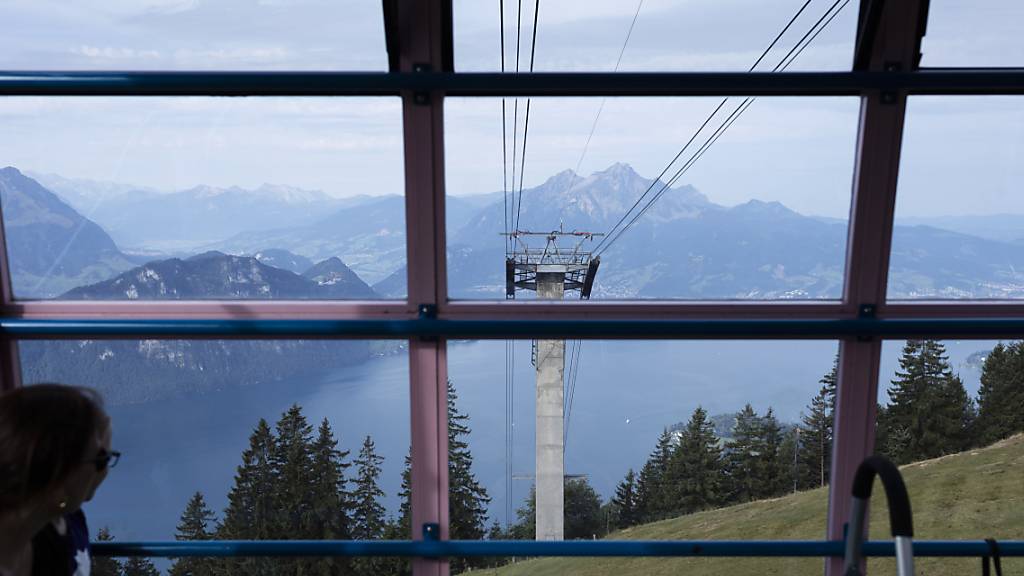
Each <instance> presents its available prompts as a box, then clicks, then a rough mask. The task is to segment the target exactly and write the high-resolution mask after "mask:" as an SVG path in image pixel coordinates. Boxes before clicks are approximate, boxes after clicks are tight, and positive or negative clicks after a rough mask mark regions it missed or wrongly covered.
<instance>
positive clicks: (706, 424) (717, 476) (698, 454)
mask: <svg viewBox="0 0 1024 576" xmlns="http://www.w3.org/2000/svg"><path fill="white" fill-rule="evenodd" d="M672 468H673V469H674V470H676V471H677V472H674V473H672V474H671V476H672V477H673V483H672V487H673V489H674V490H673V491H674V493H675V510H676V511H677V512H678V513H682V514H689V513H691V512H698V511H700V510H705V509H708V508H712V507H714V506H716V505H718V504H719V503H720V502H721V501H722V500H723V496H724V495H723V493H722V485H721V483H722V478H723V466H722V452H721V449H720V448H719V447H718V438H717V437H716V436H715V429H714V425H713V424H712V423H711V421H710V420H708V413H707V411H705V410H704V409H703V408H701V407H698V408H697V409H696V410H694V411H693V415H692V416H691V417H690V421H689V422H687V424H686V428H685V429H684V430H683V434H682V437H681V438H680V442H679V446H678V447H677V448H676V450H675V453H674V454H673V465H672Z"/></svg>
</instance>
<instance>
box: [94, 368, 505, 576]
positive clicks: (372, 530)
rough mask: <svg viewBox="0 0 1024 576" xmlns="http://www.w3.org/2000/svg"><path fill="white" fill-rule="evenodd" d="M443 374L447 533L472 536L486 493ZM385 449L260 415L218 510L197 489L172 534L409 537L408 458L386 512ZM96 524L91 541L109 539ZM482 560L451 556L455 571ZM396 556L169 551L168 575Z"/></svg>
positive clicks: (109, 568) (137, 565)
mask: <svg viewBox="0 0 1024 576" xmlns="http://www.w3.org/2000/svg"><path fill="white" fill-rule="evenodd" d="M457 398H458V397H457V394H456V391H455V388H454V386H453V385H452V383H451V382H449V383H448V482H449V521H450V526H449V534H450V537H451V538H452V539H459V540H463V539H465V540H474V539H481V538H483V537H485V535H486V520H487V505H488V503H489V502H490V497H489V496H488V495H487V491H486V490H485V489H484V488H483V486H481V485H480V484H479V482H478V481H477V479H476V476H475V474H474V472H473V456H472V454H471V453H470V450H469V444H468V436H469V434H470V432H471V430H470V428H469V416H468V415H466V414H463V413H461V412H459V410H458V408H457V406H456V402H457ZM383 462H384V458H383V457H382V456H380V455H379V454H377V452H376V448H375V445H374V442H373V439H372V438H371V437H370V436H366V437H365V438H364V439H363V441H362V444H361V446H360V448H359V452H358V454H357V455H356V456H355V458H351V459H350V451H349V450H342V449H341V448H340V447H339V442H338V440H337V438H336V437H335V436H334V432H333V430H332V429H331V425H330V422H328V420H327V419H326V418H325V419H324V420H323V421H322V422H321V423H320V425H319V426H318V427H317V429H316V432H315V433H314V430H313V427H312V425H310V424H309V423H308V421H307V420H306V417H305V416H304V415H303V413H302V407H301V406H299V405H297V404H296V405H293V406H292V407H291V408H289V409H288V410H286V411H285V412H284V414H282V415H281V417H280V419H279V420H278V421H277V424H276V425H275V426H274V428H271V426H270V424H269V423H268V422H267V421H266V420H265V419H260V420H259V422H258V423H257V424H256V427H255V428H254V430H253V432H252V434H251V435H250V436H249V446H248V448H246V449H245V451H244V452H242V456H241V464H239V466H238V467H237V469H236V473H235V478H234V484H233V486H232V487H231V490H230V492H229V493H228V504H227V507H226V508H225V509H224V512H223V513H222V514H221V516H220V518H217V515H216V514H215V513H214V512H213V510H211V509H210V507H209V506H208V504H207V502H206V498H205V497H204V495H203V494H202V493H201V492H196V493H195V494H193V496H192V497H191V498H190V499H189V501H188V503H187V504H186V506H185V509H184V511H183V512H182V514H181V518H180V521H179V523H178V525H177V529H176V532H175V539H176V540H183V541H202V540H213V539H217V540H391V539H403V540H407V539H410V538H411V537H412V521H411V517H410V516H411V503H410V498H411V490H410V485H411V470H410V458H409V457H408V456H407V457H406V458H405V469H404V471H403V473H402V484H401V489H400V492H399V494H398V496H399V499H400V501H401V505H400V507H399V511H398V515H397V516H389V515H388V513H387V511H386V509H385V507H384V504H383V500H384V497H385V493H384V491H383V490H382V489H381V487H380V476H381V467H382V464H383ZM111 539H112V537H111V535H110V533H109V531H108V530H106V529H103V530H101V531H100V533H99V535H98V540H101V541H102V540H111ZM476 565H482V561H480V560H477V559H472V558H467V559H453V560H452V571H453V572H459V571H464V570H466V569H468V568H471V567H474V566H476ZM91 573H92V574H93V575H95V576H156V575H158V574H159V571H158V570H157V569H156V567H155V566H154V565H153V563H152V562H151V561H150V560H148V559H146V558H129V559H127V560H124V561H118V560H114V559H112V558H95V559H94V560H93V566H92V572H91ZM409 573H411V568H410V566H409V562H408V560H407V559H404V558H386V557H360V558H342V557H318V558H198V557H185V558H178V559H175V560H174V562H173V564H172V565H171V567H170V570H169V575H170V576H232V575H235V574H238V575H241V574H246V575H250V574H254V575H257V576H260V575H263V576H269V575H275V576H276V575H289V574H290V575H295V576H312V575H315V576H335V575H352V576H369V575H378V574H395V575H401V574H409Z"/></svg>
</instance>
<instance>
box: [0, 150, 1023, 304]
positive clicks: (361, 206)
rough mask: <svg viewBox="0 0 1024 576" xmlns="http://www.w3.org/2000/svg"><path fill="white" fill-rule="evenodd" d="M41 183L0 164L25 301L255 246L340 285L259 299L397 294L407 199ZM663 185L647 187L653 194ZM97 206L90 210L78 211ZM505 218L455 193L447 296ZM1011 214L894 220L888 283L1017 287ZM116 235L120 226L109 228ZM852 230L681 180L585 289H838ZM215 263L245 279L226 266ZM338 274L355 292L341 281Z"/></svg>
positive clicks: (996, 293)
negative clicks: (327, 272)
mask: <svg viewBox="0 0 1024 576" xmlns="http://www.w3.org/2000/svg"><path fill="white" fill-rule="evenodd" d="M44 179H46V180H47V181H50V182H53V183H54V184H53V186H54V187H55V188H58V189H60V190H62V191H63V192H62V193H60V194H61V195H62V196H63V197H65V198H67V202H65V201H62V200H61V198H60V197H58V196H57V195H56V194H53V193H52V192H50V191H49V190H47V189H46V188H44V187H43V186H41V184H40V183H39V182H38V181H36V180H34V179H33V178H30V177H28V176H25V175H24V174H22V173H20V172H18V171H17V170H16V169H13V168H6V169H4V170H3V172H2V179H0V187H2V191H0V192H2V194H3V201H4V207H5V208H6V209H7V210H6V215H5V218H6V220H7V227H8V233H7V234H8V242H9V244H10V246H11V249H12V250H11V252H12V262H11V264H12V268H13V269H14V272H15V273H14V275H13V276H14V280H15V290H16V292H17V294H18V295H19V296H22V297H53V296H55V295H57V294H60V293H62V292H66V291H68V290H70V289H72V288H74V287H76V286H84V285H88V284H95V283H96V282H100V281H105V280H113V279H114V278H115V277H116V276H118V275H120V274H122V273H125V272H127V271H128V270H129V269H131V268H133V265H137V264H139V263H143V261H145V260H154V261H153V262H148V263H147V265H151V269H152V270H153V271H157V269H161V270H162V271H163V273H164V274H169V275H170V276H161V278H162V279H164V281H165V284H166V283H169V284H166V285H167V286H169V285H180V284H182V283H185V284H186V283H187V282H188V281H186V280H183V278H184V277H189V276H190V275H195V274H200V275H201V276H202V275H203V274H206V273H201V272H200V271H199V269H198V268H197V266H196V265H195V264H194V263H193V264H189V263H187V262H189V261H190V258H191V257H193V256H194V255H196V254H200V253H205V252H209V251H210V250H216V251H218V252H221V253H223V254H224V255H227V254H230V255H233V256H236V257H241V256H252V258H251V259H252V260H253V261H247V262H245V265H247V266H250V268H251V269H252V270H251V271H250V272H253V271H255V272H259V273H260V274H261V275H263V276H264V277H267V275H269V277H272V276H273V274H274V273H271V272H269V270H268V269H278V270H282V271H287V272H289V273H291V274H292V275H293V276H296V277H298V276H300V275H302V274H303V273H306V272H307V271H308V270H309V269H310V268H312V266H313V264H316V262H323V261H324V260H328V259H331V258H335V259H336V260H332V262H334V263H333V264H331V265H333V266H335V269H337V270H336V273H337V274H340V275H341V276H339V277H338V278H336V279H335V280H334V281H332V282H334V284H323V281H324V279H323V278H322V279H321V280H319V281H318V282H322V284H321V286H334V287H335V288H333V290H335V295H334V296H324V295H323V294H324V291H323V290H319V291H316V290H314V291H312V292H309V294H308V295H299V294H298V293H297V292H294V291H290V289H288V288H285V287H284V285H282V286H276V284H275V282H273V281H271V282H269V284H267V285H264V286H262V287H261V288H259V289H260V290H270V292H267V293H269V294H278V295H271V296H266V297H299V298H302V297H356V298H362V297H370V296H371V293H370V292H368V291H367V290H369V287H367V284H371V285H373V286H375V287H376V294H377V295H379V296H384V297H400V296H402V295H403V294H404V272H403V270H404V269H403V266H404V258H406V254H404V242H406V237H404V204H403V202H402V199H401V198H400V197H397V196H385V197H369V196H366V197H358V198H355V199H346V200H338V199H335V198H332V197H330V196H328V195H326V194H324V193H322V192H311V191H303V190H299V189H294V188H289V187H281V186H264V187H261V188H259V189H257V190H255V191H245V190H243V189H239V188H228V189H213V188H210V187H196V188H194V189H190V190H187V191H181V192H177V193H159V192H155V191H152V190H141V191H138V190H136V189H134V188H132V187H125V186H120V187H119V186H118V184H104V183H97V182H83V181H80V180H69V179H66V178H59V177H57V176H53V175H48V176H44ZM651 184H652V181H651V180H650V179H648V178H644V177H643V176H641V175H639V174H637V173H636V172H635V171H634V170H633V169H632V168H631V167H630V166H628V165H626V164H614V165H612V166H610V167H609V168H607V169H605V170H603V171H600V172H596V173H594V174H591V175H590V176H587V177H583V176H580V175H578V174H574V173H572V172H571V171H569V170H566V171H563V172H560V173H558V174H555V175H554V176H552V177H550V178H549V179H548V180H547V181H545V182H543V183H542V184H540V186H538V187H535V188H531V189H527V190H524V191H523V193H522V205H521V210H520V212H519V229H520V230H530V231H538V232H545V231H549V230H551V229H555V228H558V227H559V225H561V227H562V228H563V229H564V230H566V231H573V230H574V231H588V232H596V233H601V232H606V231H608V230H609V229H610V228H611V227H612V225H613V224H614V223H615V222H616V221H617V220H618V218H620V217H621V216H622V215H623V214H624V213H625V212H626V210H627V209H628V208H629V207H630V206H632V205H633V203H634V202H635V201H636V199H637V198H639V197H640V196H641V195H642V194H643V193H644V191H646V190H647V189H648V188H650V187H651ZM660 186H662V184H660V183H657V184H655V190H657V189H659V188H660ZM76 187H79V188H76ZM76 190H77V191H78V192H75V191H76ZM90 202H91V203H92V206H93V209H92V211H91V212H90V217H85V216H83V215H82V214H81V213H80V212H79V211H77V210H76V209H75V208H73V206H79V207H83V206H85V205H86V204H89V203H90ZM504 213H505V205H504V202H503V200H502V198H501V195H500V194H494V193H492V194H489V195H480V196H478V197H465V198H456V197H453V198H450V199H449V206H447V219H449V222H447V223H449V275H450V281H449V284H450V289H451V291H452V293H453V295H454V296H455V297H484V298H495V297H500V295H501V294H502V290H503V287H504V264H503V262H504V255H505V254H504V250H505V248H504V243H503V240H502V237H501V236H500V234H501V233H502V232H504V231H505V227H504V223H503V220H504ZM93 218H94V219H95V221H93ZM1014 218H1015V216H1011V215H1007V216H992V217H990V219H991V220H992V221H993V222H995V223H996V224H997V225H993V227H990V228H991V234H988V235H987V236H989V237H990V238H983V237H981V236H979V235H968V234H963V233H961V232H955V230H965V229H972V230H981V229H985V227H984V225H983V224H984V218H979V217H975V218H969V217H950V218H946V219H945V220H942V221H945V222H946V224H947V228H946V229H939V228H935V227H929V225H912V227H902V225H898V227H896V230H895V233H894V241H893V254H892V272H891V275H890V277H891V278H890V289H891V291H892V293H893V294H894V295H896V296H901V297H918V296H922V295H931V296H936V297H964V296H973V297H982V298H990V297H1015V296H1021V295H1024V276H1022V275H1020V274H1018V273H1017V271H1018V270H1021V271H1024V255H1022V254H1021V253H1020V250H1019V244H1018V243H1017V242H1015V241H1013V238H1014V228H1013V222H1014V221H1015V220H1014ZM97 222H98V223H97ZM1022 224H1024V220H1022ZM972 227H973V228H972ZM951 229H955V230H951ZM109 230H115V231H117V232H116V234H110V235H108V234H106V231H109ZM146 235H150V236H148V237H147V236H146ZM846 235H847V230H846V223H845V221H842V220H831V219H826V218H817V217H811V216H805V215H802V214H799V213H797V212H795V211H793V210H790V209H788V208H786V207H785V206H783V205H781V204H779V203H777V202H763V201H759V200H752V201H750V202H746V203H744V204H740V205H737V206H731V207H727V206H722V205H719V204H716V203H714V202H712V201H710V200H709V199H708V198H707V197H706V196H705V195H703V194H701V193H700V192H698V191H696V190H695V189H693V188H692V187H688V186H682V187H678V188H675V189H673V190H671V191H669V192H668V193H666V194H665V195H664V196H663V197H662V199H660V200H659V201H658V202H657V204H656V205H655V206H654V207H653V209H652V210H650V211H649V212H647V213H646V214H645V215H644V216H643V217H642V218H640V219H639V220H637V222H636V223H635V225H633V227H632V228H631V229H630V230H629V231H628V232H627V233H626V234H624V235H623V236H622V237H621V238H620V239H617V240H616V241H614V242H612V243H611V245H610V247H609V248H608V250H607V251H606V252H604V253H603V254H602V266H601V273H600V274H599V276H598V278H597V283H596V285H595V288H594V297H595V298H602V297H605V298H606V297H641V298H662V297H670V298H812V299H815V298H838V297H840V292H841V289H842V276H843V265H844V257H845V256H844V253H845V249H846ZM1022 236H1024V234H1022ZM118 238H124V239H127V241H128V242H130V243H131V245H132V248H133V250H141V251H143V252H146V251H148V252H159V251H160V250H164V249H166V248H168V247H170V246H177V247H178V248H180V247H182V246H185V245H190V246H193V249H190V250H188V251H184V252H181V251H180V250H175V254H174V255H179V256H182V257H180V258H178V259H177V260H176V261H177V263H173V264H172V263H169V262H171V260H170V259H168V258H159V257H156V256H153V255H151V256H147V257H143V256H140V255H138V254H136V255H128V254H125V253H123V252H122V251H121V250H120V249H119V248H118V246H119V244H117V243H116V241H117V240H118ZM1000 239H1001V240H1000ZM595 244H596V242H593V243H590V244H587V243H584V244H583V245H582V248H583V249H589V248H591V247H593V246H594V245H595ZM161 260H163V261H165V263H159V262H160V261H161ZM234 261H236V264H238V265H242V264H240V263H239V262H243V260H234ZM256 264H261V265H262V266H263V268H260V266H257V265H256ZM225 265H226V264H225ZM325 265H326V264H325ZM254 266H255V268H254ZM339 266H340V268H339ZM218 270H220V273H218V274H225V275H230V274H234V273H238V271H237V270H236V269H233V268H231V266H230V265H226V268H222V269H218ZM346 271H348V272H346ZM209 272H210V271H207V273H209ZM348 273H351V274H348ZM314 276H315V275H314ZM341 277H345V278H346V280H343V281H342V280H341ZM278 280H280V281H282V282H284V280H283V278H282V279H278ZM179 281H180V282H179ZM292 281H294V279H293V280H292ZM122 282H124V279H122ZM206 282H207V284H205V285H204V286H206V289H207V291H206V292H202V291H201V292H202V293H198V292H197V293H194V295H193V296H191V297H198V298H237V297H261V296H260V295H258V294H257V293H255V292H252V290H253V289H255V288H254V287H255V286H256V284H251V285H250V286H249V287H248V288H243V287H240V286H236V287H233V288H229V287H227V285H226V284H224V283H220V284H218V283H217V282H212V281H211V280H210V278H207V279H206ZM338 282H342V284H344V285H345V286H348V287H351V288H352V290H353V291H348V290H347V288H346V289H345V290H340V291H339V289H338V288H337V283H338ZM198 285H203V284H202V282H201V283H200V284H198ZM271 285H273V286H271ZM165 287H166V286H165ZM136 289H139V290H142V291H141V292H139V294H138V296H137V297H142V298H144V297H177V296H174V295H173V294H174V293H175V292H174V291H173V290H172V291H171V292H169V293H168V294H156V293H150V292H145V290H144V289H142V286H141V285H140V286H136ZM112 290H113V289H112V288H111V287H110V286H109V285H102V286H100V285H97V286H96V287H94V288H92V289H84V288H83V290H80V291H78V292H74V294H76V296H75V297H79V296H78V295H81V294H87V293H92V294H93V296H92V297H112V298H113V297H129V296H128V295H127V294H123V293H122V292H117V291H112ZM240 290H241V291H240ZM274 290H282V291H280V292H274ZM100 294H105V295H103V296H100ZM143 294H144V295H143ZM284 294H291V295H290V296H284ZM82 297H85V296H82Z"/></svg>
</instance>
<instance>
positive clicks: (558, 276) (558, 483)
mask: <svg viewBox="0 0 1024 576" xmlns="http://www.w3.org/2000/svg"><path fill="white" fill-rule="evenodd" d="M564 293H565V272H538V273H537V297H538V298H540V299H542V300H561V299H562V296H563V294H564ZM564 381H565V340H540V341H538V342H537V439H536V442H537V450H536V478H537V484H536V496H537V502H536V513H537V514H536V539H537V540H562V539H563V538H564V537H565V530H564V526H563V524H564V521H565V520H564V519H565V512H564V510H565V428H564V425H565V423H564V421H563V420H564V413H565V398H564V389H563V382H564Z"/></svg>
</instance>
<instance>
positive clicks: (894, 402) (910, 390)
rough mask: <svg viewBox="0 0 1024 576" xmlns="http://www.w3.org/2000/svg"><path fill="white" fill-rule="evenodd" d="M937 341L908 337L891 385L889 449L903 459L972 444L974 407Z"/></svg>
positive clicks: (896, 456)
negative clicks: (910, 338)
mask: <svg viewBox="0 0 1024 576" xmlns="http://www.w3.org/2000/svg"><path fill="white" fill-rule="evenodd" d="M945 353H946V350H945V348H944V347H943V346H942V344H941V343H939V342H937V341H935V340H908V341H907V343H906V345H905V346H904V347H903V354H902V356H901V357H900V360H899V362H900V370H898V371H897V372H896V378H895V379H894V380H893V381H892V386H890V387H889V398H890V401H891V403H890V405H889V407H888V409H887V410H886V426H887V433H886V436H887V437H888V444H889V446H888V447H887V451H889V452H890V454H891V455H892V456H893V457H894V459H895V460H896V461H897V462H899V463H903V462H911V461H914V460H922V459H926V458H934V457H937V456H941V455H943V454H948V453H951V452H957V451H959V450H963V449H965V448H967V447H968V446H969V445H970V444H971V437H970V430H971V428H972V424H971V420H972V419H973V412H974V408H973V405H972V403H971V400H970V398H969V397H968V396H967V392H966V391H965V390H964V387H963V383H962V382H961V381H960V378H959V377H958V376H955V375H954V374H953V373H952V370H951V369H950V367H949V362H948V359H947V358H946V355H945Z"/></svg>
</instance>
